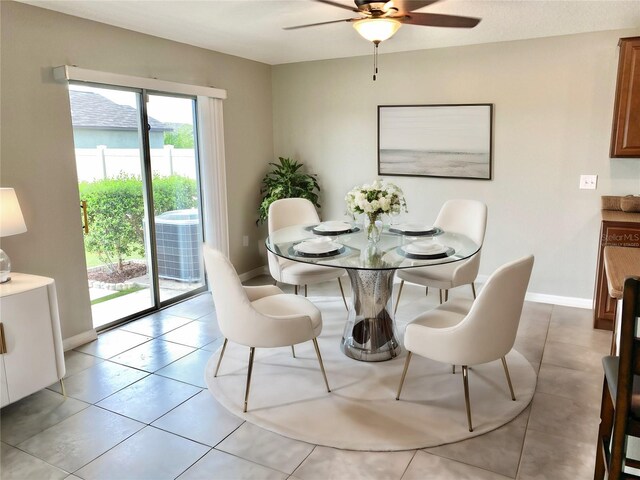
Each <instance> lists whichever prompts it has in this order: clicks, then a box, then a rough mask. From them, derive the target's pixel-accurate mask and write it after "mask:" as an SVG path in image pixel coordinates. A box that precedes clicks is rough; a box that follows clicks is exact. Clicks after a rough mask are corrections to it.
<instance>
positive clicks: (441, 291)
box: [440, 289, 442, 305]
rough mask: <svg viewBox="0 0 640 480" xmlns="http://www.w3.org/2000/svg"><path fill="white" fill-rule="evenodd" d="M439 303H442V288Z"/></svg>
mask: <svg viewBox="0 0 640 480" xmlns="http://www.w3.org/2000/svg"><path fill="white" fill-rule="evenodd" d="M440 305H442V289H440Z"/></svg>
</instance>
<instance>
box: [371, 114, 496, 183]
mask: <svg viewBox="0 0 640 480" xmlns="http://www.w3.org/2000/svg"><path fill="white" fill-rule="evenodd" d="M492 164H493V104H492V103H471V104H436V105H379V106H378V175H390V176H409V177H441V178H464V179H471V180H491V179H492V173H493V165H492Z"/></svg>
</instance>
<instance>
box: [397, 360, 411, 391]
mask: <svg viewBox="0 0 640 480" xmlns="http://www.w3.org/2000/svg"><path fill="white" fill-rule="evenodd" d="M410 361H411V352H409V351H408V352H407V360H406V361H405V362H404V370H402V377H400V385H398V394H397V395H396V400H400V392H401V391H402V385H403V384H404V377H406V376H407V370H409V362H410Z"/></svg>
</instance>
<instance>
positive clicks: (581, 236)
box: [273, 27, 640, 299]
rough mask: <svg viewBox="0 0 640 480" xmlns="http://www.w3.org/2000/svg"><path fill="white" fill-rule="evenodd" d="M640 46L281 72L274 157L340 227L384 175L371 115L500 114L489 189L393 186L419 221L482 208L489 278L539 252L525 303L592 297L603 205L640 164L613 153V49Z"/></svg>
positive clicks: (547, 46) (608, 43) (605, 38)
mask: <svg viewBox="0 0 640 480" xmlns="http://www.w3.org/2000/svg"><path fill="white" fill-rule="evenodd" d="M406 28H410V27H406ZM638 34H640V30H635V31H630V30H626V31H610V32H600V33H589V34H581V35H572V36H564V37H555V38H546V39H535V40H525V41H517V42H505V43H496V44H486V45H477V46H468V47H457V48H445V49H436V50H424V51H416V52H409V53H400V54H389V55H381V57H380V74H379V76H378V81H376V82H373V81H372V80H371V73H372V72H371V68H372V58H371V57H362V58H351V59H339V60H330V61H319V62H307V63H298V64H290V65H280V66H276V67H274V69H273V105H274V147H275V154H276V155H282V156H292V157H295V158H296V159H298V160H300V161H302V162H303V163H305V164H306V165H307V166H308V168H309V170H310V171H313V172H316V173H318V174H319V179H320V183H321V187H322V188H323V198H322V202H321V203H322V205H323V209H322V215H323V217H324V218H340V217H342V216H343V214H344V211H345V206H344V201H343V197H344V194H345V193H346V192H347V191H348V190H349V189H350V188H352V187H353V186H354V185H356V184H360V183H365V182H369V181H371V180H372V179H374V178H375V177H376V176H377V163H376V162H377V150H376V149H377V146H376V145H377V144H376V142H377V123H376V122H377V120H376V113H377V105H385V104H386V105H393V104H401V105H402V104H409V105H410V104H439V103H441V104H446V103H493V104H494V105H495V107H494V144H493V172H494V180H492V181H478V180H456V179H437V178H408V177H390V178H389V179H390V180H392V181H394V182H396V183H397V184H399V185H400V186H401V187H402V188H403V189H404V190H405V193H406V197H407V202H408V205H409V209H410V217H411V218H414V219H420V220H423V221H430V220H433V219H434V218H435V216H436V214H437V212H438V210H439V209H440V206H441V205H442V203H443V202H444V201H445V200H447V199H450V198H456V197H458V198H460V197H461V198H477V199H480V200H483V201H485V202H486V203H487V205H488V207H489V222H488V229H487V236H486V243H485V248H484V250H483V259H482V265H481V274H489V273H490V272H492V271H493V270H494V269H495V268H496V267H498V266H499V265H500V264H502V263H504V262H506V261H508V260H511V259H513V258H516V257H518V256H520V255H524V254H527V253H530V252H531V253H534V254H535V255H536V265H535V267H534V273H533V277H532V280H531V285H530V291H533V292H537V293H541V294H548V295H558V296H567V297H577V298H582V299H586V298H591V297H592V295H593V286H594V275H595V264H596V255H597V253H596V247H597V245H598V235H599V233H598V232H599V201H600V195H603V194H609V193H623V194H627V193H638V189H639V187H640V160H638V159H609V154H608V151H609V138H610V131H611V119H612V112H613V98H614V92H615V80H616V68H617V55H618V50H617V46H616V45H617V41H618V38H619V37H622V36H631V35H638ZM391 41H393V40H391ZM380 49H381V51H382V52H384V44H383V45H381V47H380ZM580 174H597V175H598V176H599V183H598V189H597V190H595V191H593V190H579V189H578V181H579V176H580Z"/></svg>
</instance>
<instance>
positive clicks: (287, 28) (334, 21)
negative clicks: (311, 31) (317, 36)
mask: <svg viewBox="0 0 640 480" xmlns="http://www.w3.org/2000/svg"><path fill="white" fill-rule="evenodd" d="M355 20H359V19H358V18H343V19H342V20H331V21H329V22H318V23H307V24H306V25H296V26H294V27H283V30H297V29H299V28H307V27H317V26H318V25H329V24H330V23H340V22H353V21H355Z"/></svg>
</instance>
